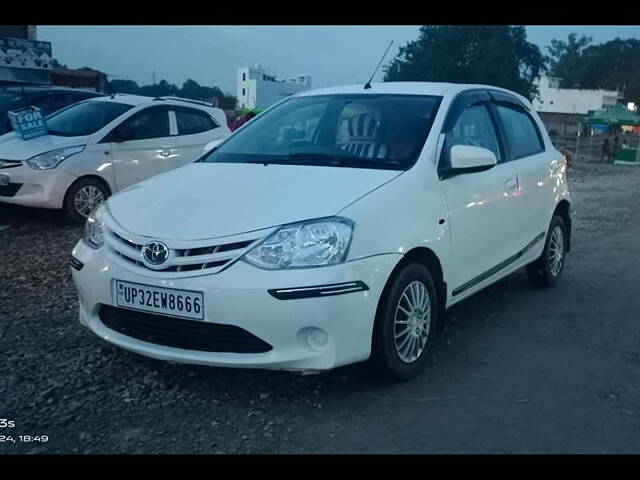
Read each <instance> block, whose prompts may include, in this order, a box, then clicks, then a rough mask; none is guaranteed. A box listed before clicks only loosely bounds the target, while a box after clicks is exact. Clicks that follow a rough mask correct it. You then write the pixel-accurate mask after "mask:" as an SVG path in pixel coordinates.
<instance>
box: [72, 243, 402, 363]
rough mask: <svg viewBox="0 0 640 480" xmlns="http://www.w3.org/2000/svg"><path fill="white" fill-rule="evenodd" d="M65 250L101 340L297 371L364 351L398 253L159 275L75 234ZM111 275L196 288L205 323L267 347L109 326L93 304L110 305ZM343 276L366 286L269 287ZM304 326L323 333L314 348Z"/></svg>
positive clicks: (175, 357)
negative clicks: (150, 337) (175, 338)
mask: <svg viewBox="0 0 640 480" xmlns="http://www.w3.org/2000/svg"><path fill="white" fill-rule="evenodd" d="M72 255H73V257H74V258H75V259H77V261H79V262H81V263H82V264H83V266H82V268H80V270H78V269H77V268H72V274H73V278H74V281H75V283H76V286H77V290H78V294H79V298H80V322H81V323H82V324H84V325H85V326H87V327H89V328H90V329H91V330H92V331H93V332H94V333H95V334H96V335H98V336H99V337H101V338H103V339H104V340H106V341H108V342H111V343H113V344H115V345H118V346H120V347H122V348H125V349H127V350H130V351H133V352H136V353H139V354H142V355H146V356H149V357H153V358H157V359H161V360H168V361H173V362H179V363H192V364H202V365H211V366H222V367H244V368H269V369H282V370H302V371H304V370H328V369H331V368H334V367H338V366H341V365H346V364H349V363H354V362H359V361H362V360H366V359H367V358H368V357H369V356H370V354H371V338H372V333H373V323H374V318H375V313H376V309H377V306H378V300H379V298H380V295H381V293H382V290H383V288H384V286H385V284H386V281H387V279H388V278H389V275H390V273H391V271H392V270H393V267H394V266H395V265H396V263H397V262H398V261H399V260H400V255H399V254H388V255H378V256H373V257H369V258H365V259H361V260H357V261H353V262H348V263H345V264H342V265H336V266H332V267H323V268H310V269H299V270H280V271H267V270H261V269H258V268H255V267H253V266H251V265H249V264H246V263H244V262H242V261H239V262H237V263H235V264H234V265H232V266H231V267H229V268H228V269H226V270H224V271H222V272H220V273H216V274H209V275H204V276H194V277H188V278H172V279H163V278H158V277H157V275H149V276H146V275H143V274H141V273H139V272H133V271H131V270H129V269H126V268H124V267H123V266H121V265H119V264H117V263H114V262H109V261H108V258H107V256H106V255H105V249H104V247H103V248H102V249H99V250H93V249H91V248H89V247H88V246H86V245H85V244H84V242H82V241H80V242H78V244H77V245H76V247H75V248H74V250H73V252H72ZM116 279H117V280H124V281H128V282H135V283H141V284H146V285H151V286H157V287H166V288H174V289H183V290H195V291H201V292H203V293H204V306H205V310H204V311H205V319H204V321H205V322H211V323H215V324H223V325H233V326H237V327H240V328H242V329H244V330H246V331H248V332H249V333H251V334H252V335H255V336H256V337H258V338H259V339H261V340H263V341H265V342H267V343H268V344H270V345H271V346H272V347H273V348H272V349H271V350H270V351H268V352H265V353H229V352H204V351H198V350H186V349H181V348H173V347H167V346H162V345H157V344H153V343H148V342H145V341H141V340H138V339H135V338H132V337H129V336H126V335H123V334H121V333H118V332H116V331H114V330H111V329H109V328H107V327H106V326H105V325H104V324H103V323H102V321H101V320H100V316H99V311H100V307H101V306H102V305H112V306H115V301H114V284H115V280H116ZM344 282H363V283H364V284H366V287H368V289H367V290H363V289H357V290H356V291H350V292H349V289H347V291H346V292H337V291H334V292H332V293H333V294H331V295H327V296H310V297H305V298H297V297H296V296H294V297H293V298H291V296H289V297H287V296H286V295H285V296H284V297H282V295H278V294H276V291H285V293H286V292H288V291H289V290H290V289H292V288H296V287H306V286H314V285H332V284H340V283H344ZM270 290H271V292H270ZM316 293H317V292H316ZM278 296H280V297H281V299H279V298H277V297H278ZM310 327H314V328H317V329H322V330H323V331H324V332H325V333H326V335H327V337H328V341H327V343H326V345H325V346H324V347H322V348H314V347H312V346H311V344H310V343H309V342H308V341H307V337H306V336H305V332H307V329H309V328H310Z"/></svg>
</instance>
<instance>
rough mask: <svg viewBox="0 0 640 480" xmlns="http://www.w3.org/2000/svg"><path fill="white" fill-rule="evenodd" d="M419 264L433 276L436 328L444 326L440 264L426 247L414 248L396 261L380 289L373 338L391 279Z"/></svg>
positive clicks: (444, 303) (445, 290)
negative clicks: (436, 303) (436, 295)
mask: <svg viewBox="0 0 640 480" xmlns="http://www.w3.org/2000/svg"><path fill="white" fill-rule="evenodd" d="M414 262H415V263H419V264H421V265H424V266H425V267H426V268H427V269H428V270H429V272H430V273H431V275H432V276H433V281H434V283H435V286H436V292H437V294H438V325H437V326H436V327H437V328H438V329H441V328H442V327H443V326H444V322H445V318H446V314H445V305H446V301H447V283H446V282H445V281H444V273H443V270H442V262H441V261H440V259H439V258H438V255H436V253H435V252H434V251H433V250H431V249H430V248H427V247H416V248H413V249H411V250H409V251H408V252H407V253H405V254H404V255H403V256H402V258H401V259H400V260H399V261H398V263H397V264H396V265H395V267H393V270H392V271H391V274H390V275H389V278H388V279H387V282H386V283H385V286H384V288H383V289H382V294H381V295H380V299H379V300H378V306H377V308H376V317H375V318H376V321H375V324H374V328H373V338H372V341H373V339H374V338H376V335H377V333H378V328H379V322H378V318H379V317H380V310H381V308H382V302H383V300H384V299H385V298H386V297H387V293H388V291H389V288H391V283H392V281H393V279H394V278H395V277H396V275H398V273H399V272H400V271H401V270H402V269H403V268H404V267H405V265H408V264H409V263H414Z"/></svg>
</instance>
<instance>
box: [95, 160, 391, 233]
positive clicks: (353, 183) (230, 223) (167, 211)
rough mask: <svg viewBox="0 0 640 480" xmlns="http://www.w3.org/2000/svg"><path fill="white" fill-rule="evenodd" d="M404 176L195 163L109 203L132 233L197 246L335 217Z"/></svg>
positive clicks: (368, 171)
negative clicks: (203, 241) (193, 242)
mask: <svg viewBox="0 0 640 480" xmlns="http://www.w3.org/2000/svg"><path fill="white" fill-rule="evenodd" d="M401 173H402V172H399V171H397V170H374V169H364V168H343V167H318V166H306V165H304V166H301V165H274V164H269V165H267V166H264V165H262V164H246V163H244V164H242V163H194V164H191V165H187V166H185V167H183V168H179V169H177V170H173V171H171V172H167V173H164V174H161V175H158V176H155V177H153V178H150V179H149V180H146V181H144V182H141V183H139V184H137V185H133V186H131V187H129V188H127V189H125V190H122V191H121V192H120V193H118V194H116V195H114V196H113V197H111V198H110V199H109V201H108V207H109V212H110V214H111V216H112V217H113V218H114V220H115V221H116V222H117V223H118V224H120V225H121V226H122V227H124V228H125V229H127V230H129V231H130V232H132V233H135V234H138V235H142V236H147V237H152V238H163V239H174V240H201V239H208V238H216V237H223V236H228V235H236V234H241V233H245V232H249V231H253V230H260V229H263V228H270V227H275V226H278V225H282V224H285V223H291V222H296V221H301V220H307V219H312V218H319V217H327V216H331V215H335V214H336V213H337V212H339V211H340V210H341V209H343V208H344V207H346V206H347V205H348V204H350V203H351V202H353V201H355V200H357V199H358V198H360V197H362V196H363V195H366V194H367V193H369V192H370V191H372V190H373V189H375V188H377V187H379V186H380V185H382V184H384V183H386V182H388V181H390V180H392V179H393V178H395V177H397V176H398V175H400V174H401Z"/></svg>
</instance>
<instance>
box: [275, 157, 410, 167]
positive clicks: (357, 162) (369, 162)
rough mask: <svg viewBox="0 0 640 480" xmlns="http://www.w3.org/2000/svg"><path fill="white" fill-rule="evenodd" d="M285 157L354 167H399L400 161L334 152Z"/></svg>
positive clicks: (296, 160) (305, 161)
mask: <svg viewBox="0 0 640 480" xmlns="http://www.w3.org/2000/svg"><path fill="white" fill-rule="evenodd" d="M283 158H285V159H292V160H293V161H294V162H298V161H301V162H304V163H320V162H322V163H325V162H326V163H329V164H330V165H345V166H349V167H351V166H354V167H365V168H366V167H372V166H373V168H375V166H378V165H386V166H396V167H401V166H402V162H399V161H397V160H390V159H385V158H368V157H364V158H363V157H356V156H354V155H339V154H334V153H290V154H289V155H284V156H283Z"/></svg>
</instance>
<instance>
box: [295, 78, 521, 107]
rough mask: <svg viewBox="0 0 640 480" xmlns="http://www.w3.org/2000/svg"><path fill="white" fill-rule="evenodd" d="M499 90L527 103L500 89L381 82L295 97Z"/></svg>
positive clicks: (301, 94)
mask: <svg viewBox="0 0 640 480" xmlns="http://www.w3.org/2000/svg"><path fill="white" fill-rule="evenodd" d="M475 89H484V90H499V91H502V92H505V93H509V94H511V95H514V96H516V97H517V98H519V99H521V100H524V101H525V102H527V103H529V102H528V100H526V99H525V98H524V97H523V96H521V95H519V94H517V93H515V92H512V91H511V90H507V89H504V88H500V87H494V86H492V85H481V84H471V83H445V82H381V83H372V84H371V88H368V89H366V90H365V88H364V84H362V83H359V84H353V85H344V86H339V87H329V88H319V89H315V90H305V91H303V92H300V93H298V94H297V95H296V96H299V97H304V96H314V95H337V94H380V93H383V94H396V95H436V96H441V97H445V96H453V95H456V94H458V93H460V92H463V91H466V90H475Z"/></svg>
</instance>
